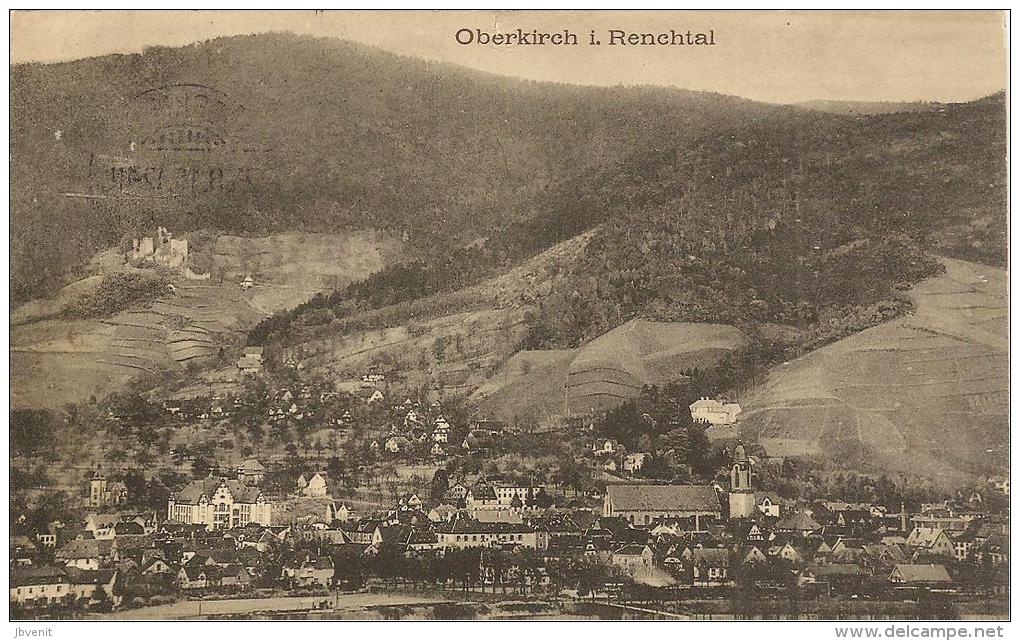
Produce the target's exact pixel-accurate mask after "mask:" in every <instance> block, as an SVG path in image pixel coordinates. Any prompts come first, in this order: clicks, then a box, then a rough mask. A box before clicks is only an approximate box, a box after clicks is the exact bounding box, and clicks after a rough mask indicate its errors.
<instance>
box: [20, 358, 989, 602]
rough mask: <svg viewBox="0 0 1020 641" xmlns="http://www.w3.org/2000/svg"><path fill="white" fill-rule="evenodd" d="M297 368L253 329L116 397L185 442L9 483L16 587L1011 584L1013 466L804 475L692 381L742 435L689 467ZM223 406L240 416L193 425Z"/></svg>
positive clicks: (723, 588)
mask: <svg viewBox="0 0 1020 641" xmlns="http://www.w3.org/2000/svg"><path fill="white" fill-rule="evenodd" d="M304 369H305V368H304V366H303V364H302V362H301V359H300V358H299V357H297V356H295V355H294V354H293V353H286V352H281V353H276V354H272V355H270V354H267V353H266V352H265V351H264V350H262V349H261V348H246V349H244V350H243V351H242V353H241V355H240V357H239V359H238V361H237V371H238V377H239V379H240V380H241V381H242V383H243V384H242V386H241V388H240V389H239V390H238V391H237V393H236V394H234V395H229V394H218V393H214V394H210V395H206V396H192V397H189V398H163V399H156V398H154V397H153V398H148V399H143V398H141V397H133V398H130V399H123V398H122V399H119V400H118V402H114V403H110V404H108V405H107V406H106V407H105V408H104V411H103V413H102V414H101V416H100V418H101V420H102V421H104V422H105V424H107V425H108V426H109V430H110V432H109V433H110V434H130V433H132V432H131V430H134V429H138V428H139V427H142V428H144V429H148V430H154V431H156V432H157V433H162V434H163V437H162V440H161V442H162V443H163V445H164V446H165V447H166V448H167V450H168V451H169V455H168V456H165V457H155V456H152V455H151V454H150V455H145V453H144V452H138V451H136V452H131V451H130V448H126V449H125V451H120V452H119V454H120V455H119V456H117V457H112V458H108V459H104V460H102V461H94V462H93V464H91V465H90V467H89V471H88V472H87V473H86V475H85V476H86V478H82V479H81V482H80V484H79V487H78V490H77V492H72V493H65V495H64V496H63V497H62V499H61V500H60V501H57V502H56V503H54V502H52V501H51V502H49V503H47V502H45V501H36V502H35V505H30V504H27V503H26V504H22V505H23V506H24V511H23V512H17V513H16V512H15V510H16V509H17V508H16V507H15V506H14V505H12V520H11V522H12V530H11V538H10V551H11V559H12V569H11V578H12V581H11V593H10V600H11V607H12V611H17V612H22V613H31V616H33V617H40V618H46V617H57V618H65V617H92V616H102V615H103V613H112V612H128V613H130V612H131V611H132V610H134V609H142V608H146V607H154V606H160V605H167V604H173V603H177V602H191V601H204V600H217V601H223V600H231V599H238V598H241V597H244V598H246V599H256V600H264V599H279V598H285V597H292V596H305V597H309V599H310V600H309V601H302V604H303V605H301V606H300V609H308V608H309V606H308V603H313V604H314V606H313V607H314V608H316V609H319V608H329V607H337V606H338V605H339V604H340V603H342V602H343V600H344V598H345V597H344V595H350V594H358V593H364V592H365V591H370V592H379V591H382V592H386V591H399V592H401V593H406V592H411V593H421V594H437V593H438V594H443V595H446V596H447V597H448V598H452V599H455V600H466V601H471V600H473V599H478V598H484V597H483V595H486V594H489V595H495V594H496V593H497V591H498V592H499V593H500V594H502V595H512V596H513V598H515V599H526V600H530V601H534V602H536V603H541V604H545V606H544V607H560V605H562V604H563V603H584V602H591V603H607V604H615V605H617V606H619V607H635V606H634V604H640V605H641V606H642V607H644V608H646V609H647V608H652V609H653V611H655V612H659V613H663V612H665V613H671V614H672V615H678V616H679V615H686V616H708V617H712V616H728V617H737V618H773V617H774V618H801V617H804V618H847V617H851V618H852V617H855V616H860V615H861V613H867V614H868V616H874V617H878V618H883V617H885V618H912V617H922V616H923V617H928V616H930V614H931V612H933V611H934V612H941V613H942V614H943V615H944V616H946V617H958V616H959V615H960V613H961V610H960V608H966V607H970V606H968V604H971V605H972V606H973V607H974V608H977V610H976V611H981V612H983V613H984V614H988V613H987V612H984V611H983V610H981V608H983V607H986V606H987V605H988V601H989V599H992V598H994V597H995V596H999V595H1002V594H1005V593H1006V590H1007V589H1008V578H1009V574H1008V568H1009V525H1008V496H1009V483H1008V480H1005V479H988V480H987V482H985V483H984V484H981V485H979V486H976V487H968V488H966V489H965V490H964V489H963V488H961V490H960V491H959V492H956V493H955V494H948V495H946V496H944V497H942V498H941V500H935V497H931V500H918V499H919V497H920V498H928V497H921V496H920V495H911V496H906V495H905V494H904V493H899V494H897V493H896V492H895V491H892V490H890V488H888V487H885V486H884V485H883V483H884V479H883V481H882V482H879V483H876V482H875V481H874V480H871V481H869V480H868V479H867V478H866V477H861V478H860V479H856V480H855V481H854V482H850V480H849V479H847V480H846V482H845V484H844V485H843V486H842V487H843V488H844V489H843V490H842V491H840V490H838V489H837V490H833V491H830V492H824V494H825V495H822V494H823V492H822V491H821V490H820V491H819V492H815V493H813V494H812V495H805V494H801V495H800V496H793V495H791V494H796V492H790V491H789V487H790V483H785V484H784V481H783V479H785V478H796V477H797V474H798V473H797V471H796V468H797V466H798V465H803V462H801V461H796V460H792V459H787V460H776V459H775V458H774V457H769V456H768V454H767V452H765V451H764V450H762V449H761V447H760V446H758V445H756V444H754V443H750V442H748V443H744V442H742V441H741V440H740V438H739V436H734V434H738V433H739V432H738V431H736V430H728V431H727V430H726V429H725V428H727V427H732V426H733V424H734V423H735V421H736V420H737V417H738V416H739V413H740V406H739V404H737V403H735V402H732V401H730V400H727V399H721V400H719V399H710V398H706V397H698V398H696V400H694V401H693V402H692V403H690V406H689V408H686V410H685V411H686V412H688V413H689V416H684V417H683V418H684V419H685V422H686V423H690V424H691V425H690V427H688V428H686V429H687V430H688V431H692V432H695V433H703V432H704V431H705V430H706V429H709V428H722V429H717V430H716V431H717V432H719V433H725V434H727V435H728V436H727V438H725V439H722V440H713V441H712V442H711V449H712V450H713V451H715V452H716V454H717V457H716V458H715V459H713V460H716V461H719V462H720V464H719V465H718V466H717V468H715V469H712V470H710V473H708V474H705V473H699V472H694V473H693V474H684V475H683V476H685V477H686V478H687V480H685V481H684V482H683V483H680V482H678V481H677V478H679V477H678V476H677V474H675V473H671V474H666V475H663V474H659V473H656V470H658V469H659V468H661V467H662V463H661V461H662V459H663V455H662V453H661V452H659V451H628V448H627V447H625V446H624V445H623V444H621V443H620V442H619V441H617V440H616V439H613V438H606V437H604V436H601V435H600V433H599V431H598V428H597V426H596V425H595V423H594V422H593V421H592V420H591V419H590V418H587V419H586V418H583V417H579V418H578V420H577V421H575V422H574V423H573V424H571V425H569V426H566V427H565V428H564V432H563V433H559V434H555V433H554V434H548V433H544V434H543V433H534V432H532V431H531V430H530V428H529V427H528V426H515V425H507V424H504V423H501V422H499V421H495V420H491V419H488V418H486V417H483V416H478V415H473V414H472V413H471V412H470V411H469V410H468V409H467V408H465V407H462V406H461V405H460V404H458V403H457V402H455V401H452V400H451V401H444V402H439V401H431V402H429V401H427V400H425V399H423V398H421V397H420V395H416V394H415V391H414V390H406V389H403V388H401V387H400V385H399V384H397V383H396V382H395V381H394V380H393V379H394V376H393V373H386V372H383V371H382V370H379V369H372V370H370V371H368V372H366V373H364V374H363V375H362V376H361V377H360V380H356V381H352V382H350V383H348V384H346V385H339V386H338V385H336V384H333V383H331V382H329V381H325V380H322V379H320V378H315V377H312V376H308V375H306V373H305V371H304ZM343 390H346V391H343ZM418 394H420V390H418ZM419 399H420V400H419ZM196 430H197V431H196ZM216 430H221V431H223V432H224V433H228V432H230V433H235V434H236V435H237V438H236V439H234V440H233V441H221V442H219V443H217V441H216V438H215V436H213V437H209V438H204V439H196V438H195V437H194V434H196V433H204V432H209V433H215V431H216ZM182 434H187V435H191V436H186V437H182V438H183V442H179V441H178V436H177V435H182ZM552 443H557V445H552ZM189 444H190V446H189ZM556 448H560V449H559V450H557V449H556ZM550 454H551V456H550ZM669 455H670V456H673V455H674V453H673V452H672V451H671V452H670V454H669ZM564 457H566V460H564ZM139 458H141V460H142V461H143V462H147V463H148V466H147V467H145V468H142V467H140V466H139V465H138V461H139ZM681 463H682V461H681ZM777 470H778V473H777ZM663 476H666V478H663ZM805 478H806V477H805ZM810 482H811V483H814V481H810ZM855 483H856V485H855ZM879 486H882V487H879ZM831 487H838V486H836V485H830V484H827V485H826V486H825V488H826V489H829V488H831ZM866 496H870V497H871V499H870V500H865V498H864V497H866ZM749 588H750V589H753V590H754V594H755V595H756V596H755V599H758V600H759V605H758V606H756V605H754V604H752V603H750V602H749V601H748V596H747V595H748V594H749V592H748V589H749ZM489 598H491V596H490V597H489ZM507 598H509V597H507ZM848 603H849V604H850V605H847V604H848ZM550 604H551V605H550ZM558 604H559V605H558ZM295 607H297V606H295ZM933 608H934V610H933ZM140 611H141V610H140Z"/></svg>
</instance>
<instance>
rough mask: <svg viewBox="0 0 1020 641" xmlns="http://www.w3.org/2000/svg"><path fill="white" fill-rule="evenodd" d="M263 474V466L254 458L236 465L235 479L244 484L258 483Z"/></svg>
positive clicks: (263, 476)
mask: <svg viewBox="0 0 1020 641" xmlns="http://www.w3.org/2000/svg"><path fill="white" fill-rule="evenodd" d="M265 476H266V468H265V466H263V465H262V463H259V462H258V460H256V459H253V458H250V459H248V460H246V461H244V462H243V463H241V464H240V465H238V466H237V480H238V481H240V482H242V483H244V484H245V485H259V484H261V483H262V479H263V478H265Z"/></svg>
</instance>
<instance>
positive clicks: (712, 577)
mask: <svg viewBox="0 0 1020 641" xmlns="http://www.w3.org/2000/svg"><path fill="white" fill-rule="evenodd" d="M690 565H691V571H692V574H693V578H694V585H700V586H718V585H729V584H730V583H731V580H730V552H729V550H726V549H721V548H695V549H694V550H692V551H691V553H690Z"/></svg>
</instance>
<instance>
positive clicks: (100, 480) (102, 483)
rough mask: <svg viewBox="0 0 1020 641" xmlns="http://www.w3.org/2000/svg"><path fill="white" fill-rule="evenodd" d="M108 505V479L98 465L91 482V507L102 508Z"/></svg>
mask: <svg viewBox="0 0 1020 641" xmlns="http://www.w3.org/2000/svg"><path fill="white" fill-rule="evenodd" d="M105 504H106V477H105V476H103V473H102V472H101V471H100V468H99V466H98V465H96V471H95V473H93V474H92V480H91V481H89V506H90V507H101V506H103V505H105Z"/></svg>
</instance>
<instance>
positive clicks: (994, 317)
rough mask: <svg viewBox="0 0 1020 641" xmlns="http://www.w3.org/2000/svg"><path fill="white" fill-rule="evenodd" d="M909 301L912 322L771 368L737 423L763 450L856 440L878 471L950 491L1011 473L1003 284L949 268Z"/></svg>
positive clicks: (966, 268) (993, 276) (1000, 277)
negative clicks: (973, 478) (953, 485)
mask: <svg viewBox="0 0 1020 641" xmlns="http://www.w3.org/2000/svg"><path fill="white" fill-rule="evenodd" d="M945 264H946V273H945V274H943V275H941V276H938V277H935V278H932V279H929V280H926V281H924V282H922V283H920V284H918V285H917V286H916V287H915V288H914V289H913V290H911V292H910V296H911V297H912V299H913V300H914V302H915V305H916V312H915V313H914V314H912V315H908V316H906V317H903V318H899V319H896V320H894V321H890V322H888V323H883V324H882V325H878V326H876V327H873V328H870V329H868V330H865V331H863V332H860V333H858V334H855V335H853V336H850V337H848V338H846V339H844V340H841V341H838V342H836V343H833V344H831V345H828V346H826V347H823V348H822V349H819V350H816V351H814V352H812V353H810V354H807V355H806V356H804V357H802V358H800V359H797V360H795V361H792V362H790V363H786V364H784V365H782V366H780V367H778V368H776V369H775V370H774V371H773V372H772V374H771V375H770V377H769V379H768V381H767V383H766V384H765V385H763V386H762V387H761V388H760V389H758V390H756V391H755V392H754V393H752V394H751V395H749V397H748V398H747V399H746V400H745V402H744V403H743V404H744V412H743V414H742V415H741V419H740V421H741V424H742V427H743V429H744V431H745V432H746V433H750V434H753V435H757V436H758V437H760V438H761V439H763V441H764V442H765V444H766V446H768V443H769V441H770V440H771V439H779V440H778V441H774V442H775V443H776V444H777V446H778V447H779V448H780V449H783V450H784V451H788V452H790V453H793V452H794V451H795V450H796V448H797V445H798V443H799V445H800V446H801V447H802V448H803V449H804V450H805V451H825V450H827V449H828V448H829V446H831V444H832V443H833V442H834V441H836V440H840V439H851V440H859V441H861V442H863V443H865V444H866V445H867V446H868V447H869V448H870V450H871V451H872V452H874V453H875V455H876V457H877V458H876V463H879V464H881V465H882V466H884V467H886V468H887V469H890V470H892V471H896V472H903V473H908V474H910V473H917V474H921V475H924V476H926V477H930V478H934V479H941V480H943V481H945V482H947V483H949V482H953V481H959V480H961V479H962V478H965V477H966V476H968V475H984V474H991V473H996V472H1001V471H1002V470H1003V469H1005V466H1006V465H1007V464H1008V457H1009V451H1008V440H1009V417H1008V411H1009V387H1008V385H1009V378H1008V372H1009V358H1008V351H1007V348H1008V331H1007V308H1006V292H1007V289H1006V280H1005V278H1006V274H1005V272H1004V271H1003V270H1000V269H995V268H991V267H985V266H980V265H975V264H971V263H965V262H963V261H957V260H948V259H947V260H945Z"/></svg>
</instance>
